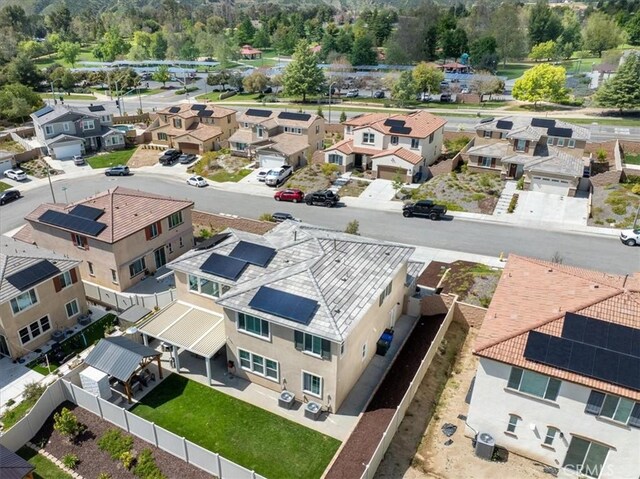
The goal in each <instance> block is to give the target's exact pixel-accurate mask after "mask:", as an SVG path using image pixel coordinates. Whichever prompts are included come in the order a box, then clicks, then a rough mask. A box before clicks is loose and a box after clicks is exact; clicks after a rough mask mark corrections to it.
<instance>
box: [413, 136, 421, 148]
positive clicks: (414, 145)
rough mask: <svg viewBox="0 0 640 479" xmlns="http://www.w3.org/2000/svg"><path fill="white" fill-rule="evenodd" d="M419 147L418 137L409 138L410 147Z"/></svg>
mask: <svg viewBox="0 0 640 479" xmlns="http://www.w3.org/2000/svg"><path fill="white" fill-rule="evenodd" d="M419 147H420V140H419V139H418V138H411V148H412V149H414V150H417V149H418V148H419Z"/></svg>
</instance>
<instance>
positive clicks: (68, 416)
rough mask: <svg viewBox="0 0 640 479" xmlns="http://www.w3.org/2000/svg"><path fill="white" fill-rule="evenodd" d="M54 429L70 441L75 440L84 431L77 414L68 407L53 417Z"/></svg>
mask: <svg viewBox="0 0 640 479" xmlns="http://www.w3.org/2000/svg"><path fill="white" fill-rule="evenodd" d="M53 428H54V429H55V430H56V431H58V432H59V433H60V434H61V435H63V436H65V437H66V438H67V439H69V440H70V441H71V440H73V439H75V438H76V437H77V436H78V434H80V433H81V432H82V431H83V430H84V425H82V424H80V422H79V421H78V418H77V417H76V415H75V414H73V413H72V412H71V411H69V410H68V409H67V408H66V407H63V408H62V411H60V412H57V413H55V414H54V415H53Z"/></svg>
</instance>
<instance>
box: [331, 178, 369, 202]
mask: <svg viewBox="0 0 640 479" xmlns="http://www.w3.org/2000/svg"><path fill="white" fill-rule="evenodd" d="M369 184H370V183H369V182H368V181H363V180H358V179H353V178H352V179H351V181H349V183H347V184H346V185H344V186H343V187H342V188H340V191H338V194H339V195H340V196H354V197H356V198H357V197H358V196H360V195H361V194H362V192H363V191H364V190H366V189H367V186H369Z"/></svg>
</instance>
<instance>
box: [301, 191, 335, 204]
mask: <svg viewBox="0 0 640 479" xmlns="http://www.w3.org/2000/svg"><path fill="white" fill-rule="evenodd" d="M338 201H340V196H339V195H338V194H336V193H334V192H333V191H331V190H319V191H314V192H313V193H308V194H307V195H306V196H305V197H304V202H305V203H306V204H308V205H324V206H327V207H329V208H330V207H332V206H335V205H336V204H337V203H338Z"/></svg>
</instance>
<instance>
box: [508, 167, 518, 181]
mask: <svg viewBox="0 0 640 479" xmlns="http://www.w3.org/2000/svg"><path fill="white" fill-rule="evenodd" d="M517 172H518V165H516V164H514V163H511V164H510V165H509V175H508V177H509V178H515V177H516V173H517Z"/></svg>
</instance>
